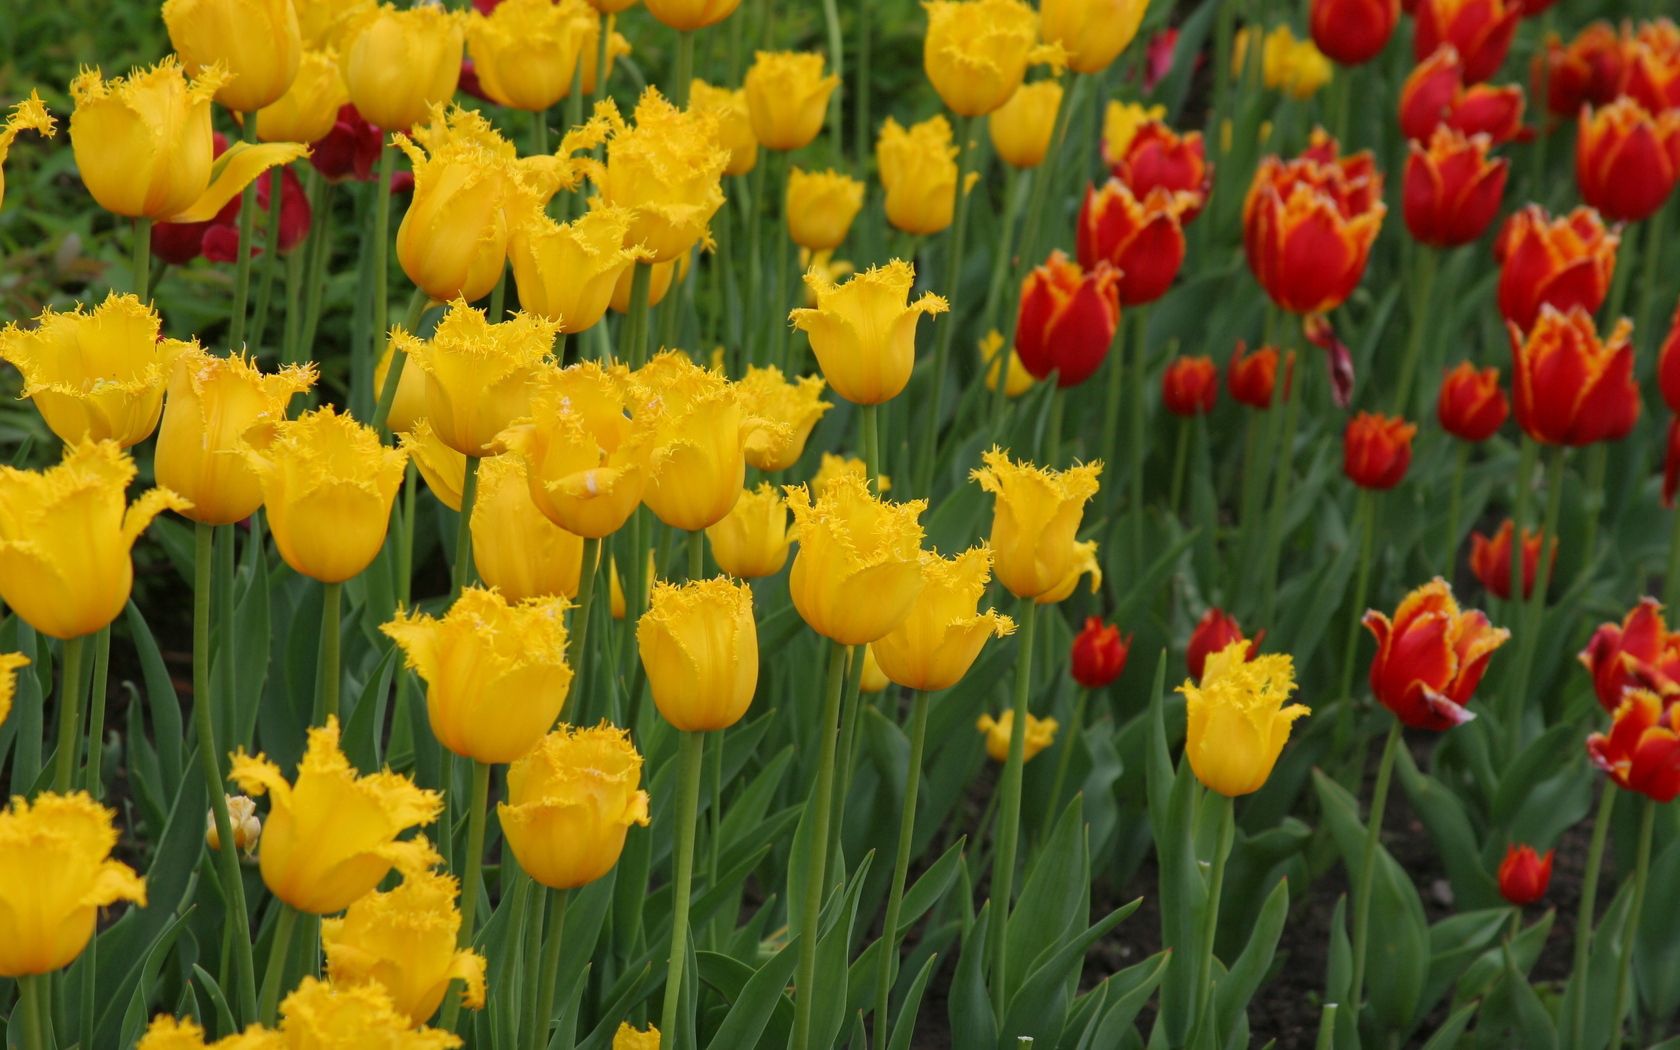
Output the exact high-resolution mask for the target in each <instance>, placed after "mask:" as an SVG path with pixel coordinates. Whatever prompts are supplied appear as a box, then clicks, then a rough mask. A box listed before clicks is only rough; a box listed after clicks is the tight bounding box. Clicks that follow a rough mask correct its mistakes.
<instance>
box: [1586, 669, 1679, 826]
mask: <svg viewBox="0 0 1680 1050" xmlns="http://www.w3.org/2000/svg"><path fill="white" fill-rule="evenodd" d="M1665 708H1666V709H1665ZM1673 713H1674V707H1673V705H1665V703H1664V701H1663V699H1662V698H1661V697H1659V696H1657V694H1655V693H1653V692H1651V691H1650V690H1648V689H1629V690H1628V691H1627V695H1626V696H1625V697H1624V698H1623V699H1622V702H1621V705H1620V706H1618V707H1617V708H1616V715H1615V718H1614V720H1612V722H1611V723H1610V732H1609V733H1608V734H1605V733H1594V734H1593V735H1591V736H1589V737H1587V757H1588V758H1590V759H1592V764H1593V765H1595V766H1597V767H1598V768H1599V769H1601V770H1603V771H1604V772H1605V773H1607V774H1608V775H1609V777H1610V779H1611V780H1613V781H1615V782H1616V784H1617V786H1619V787H1621V788H1624V789H1625V790H1628V791H1637V792H1639V793H1640V794H1641V795H1644V796H1645V797H1647V798H1650V799H1652V800H1654V801H1657V802H1672V801H1674V797H1675V796H1676V795H1680V733H1676V732H1675V731H1674V726H1673Z"/></svg>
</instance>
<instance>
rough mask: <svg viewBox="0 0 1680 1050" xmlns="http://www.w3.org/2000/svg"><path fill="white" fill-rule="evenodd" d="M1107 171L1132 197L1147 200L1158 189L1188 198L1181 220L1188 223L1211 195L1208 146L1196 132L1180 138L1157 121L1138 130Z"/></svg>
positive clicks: (1211, 179)
mask: <svg viewBox="0 0 1680 1050" xmlns="http://www.w3.org/2000/svg"><path fill="white" fill-rule="evenodd" d="M1109 169H1110V170H1111V171H1112V172H1113V173H1114V177H1115V178H1117V179H1119V180H1120V181H1121V182H1123V183H1125V184H1126V186H1127V187H1129V188H1130V189H1131V191H1132V195H1133V196H1134V197H1137V198H1139V199H1145V198H1147V197H1148V196H1149V195H1150V194H1151V193H1154V192H1155V191H1156V190H1157V189H1162V190H1166V191H1167V192H1168V193H1172V194H1180V193H1184V194H1189V195H1190V201H1189V204H1188V205H1187V206H1186V207H1185V209H1184V213H1183V215H1182V216H1181V218H1182V220H1183V221H1184V222H1189V221H1190V220H1191V219H1194V218H1195V217H1196V216H1197V215H1199V214H1201V211H1202V207H1203V205H1205V204H1206V203H1207V199H1208V194H1209V193H1211V192H1213V166H1212V165H1211V164H1209V163H1208V161H1207V145H1206V144H1205V143H1204V142H1203V141H1202V133H1201V132H1199V131H1190V132H1186V133H1185V134H1183V135H1180V134H1179V133H1178V132H1176V131H1174V130H1173V129H1172V128H1169V127H1167V126H1166V125H1165V124H1163V123H1161V122H1160V121H1158V120H1151V121H1148V122H1146V123H1145V124H1143V125H1142V126H1141V127H1139V128H1138V129H1137V133H1136V134H1135V135H1133V136H1132V141H1131V142H1129V143H1127V144H1126V150H1125V152H1124V153H1122V154H1121V155H1120V156H1119V157H1118V158H1117V159H1113V160H1112V163H1111V164H1110V165H1109Z"/></svg>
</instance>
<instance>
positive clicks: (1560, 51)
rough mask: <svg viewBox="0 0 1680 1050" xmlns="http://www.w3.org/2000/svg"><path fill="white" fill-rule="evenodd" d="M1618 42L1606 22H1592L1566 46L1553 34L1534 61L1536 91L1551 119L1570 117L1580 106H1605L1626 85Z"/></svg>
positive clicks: (1613, 99) (1619, 41)
mask: <svg viewBox="0 0 1680 1050" xmlns="http://www.w3.org/2000/svg"><path fill="white" fill-rule="evenodd" d="M1625 66H1626V60H1625V58H1624V56H1623V48H1622V38H1621V36H1620V34H1618V33H1617V32H1616V28H1615V27H1614V26H1612V25H1611V24H1610V23H1609V22H1593V23H1592V24H1590V25H1588V26H1586V27H1585V28H1583V29H1582V30H1581V32H1580V33H1578V34H1576V36H1575V39H1573V40H1571V41H1570V42H1569V44H1568V46H1567V47H1566V46H1564V45H1563V43H1562V42H1561V41H1559V40H1558V38H1557V35H1556V34H1551V35H1549V36H1547V38H1546V40H1545V51H1544V53H1543V54H1537V55H1536V56H1535V58H1534V83H1535V85H1536V90H1537V91H1538V90H1539V89H1540V85H1544V87H1545V93H1546V97H1545V101H1546V108H1547V109H1548V110H1550V111H1551V112H1552V113H1553V114H1554V115H1555V116H1559V117H1574V116H1575V115H1577V114H1578V113H1580V112H1581V107H1582V106H1589V105H1590V106H1605V105H1609V104H1610V103H1611V102H1614V101H1615V100H1616V97H1617V96H1618V95H1620V94H1621V93H1622V90H1621V87H1622V84H1623V83H1624V82H1625V81H1626V79H1627V75H1626V69H1625Z"/></svg>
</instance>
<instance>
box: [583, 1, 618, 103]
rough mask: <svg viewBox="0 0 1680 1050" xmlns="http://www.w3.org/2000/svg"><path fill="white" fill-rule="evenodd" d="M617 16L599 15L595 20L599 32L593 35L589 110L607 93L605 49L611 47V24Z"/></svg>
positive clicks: (606, 53)
mask: <svg viewBox="0 0 1680 1050" xmlns="http://www.w3.org/2000/svg"><path fill="white" fill-rule="evenodd" d="M617 19H618V16H617V15H601V16H600V18H599V19H598V20H597V25H598V26H599V27H600V32H598V33H596V34H595V90H594V91H591V92H590V93H589V109H590V111H591V112H594V109H595V103H596V102H598V101H600V100H601V98H602V97H603V96H604V95H606V93H607V58H608V51H607V49H608V48H609V47H611V46H612V35H613V23H614V22H615V21H617Z"/></svg>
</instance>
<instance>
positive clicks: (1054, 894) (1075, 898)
mask: <svg viewBox="0 0 1680 1050" xmlns="http://www.w3.org/2000/svg"><path fill="white" fill-rule="evenodd" d="M1081 803H1082V800H1081V798H1080V797H1079V796H1078V795H1075V796H1074V797H1073V800H1072V801H1070V802H1069V803H1068V805H1067V808H1066V809H1064V810H1063V811H1062V816H1061V819H1060V820H1058V821H1057V822H1056V827H1055V830H1054V831H1052V832H1051V833H1050V838H1049V840H1048V841H1047V842H1046V843H1045V844H1044V848H1043V849H1041V850H1039V851H1038V854H1037V855H1036V856H1034V857H1033V859H1032V863H1031V864H1030V865H1029V867H1028V868H1027V877H1026V880H1025V881H1024V882H1023V883H1022V884H1021V895H1020V897H1019V898H1018V899H1017V900H1016V902H1015V907H1014V909H1013V910H1012V911H1011V913H1010V915H1009V919H1008V929H1007V930H1006V934H1005V945H1006V947H1005V951H1007V952H1008V954H1009V958H1010V959H1015V960H1020V962H1019V963H1017V964H1015V965H1012V966H1011V967H1010V968H1009V973H1008V974H1007V975H1006V976H1008V977H1009V978H1010V981H1009V983H1008V984H1006V985H1005V986H1004V989H1003V991H1004V996H1005V1002H1007V1003H1008V1004H1009V1008H1008V1010H1007V1011H1006V1016H1007V1014H1008V1013H1013V1011H1014V1008H1015V1007H1014V1002H1015V994H1016V992H1017V991H1019V990H1020V989H1021V988H1022V987H1023V984H1024V982H1025V981H1026V979H1027V972H1028V969H1029V966H1032V965H1038V964H1039V961H1040V958H1041V956H1044V955H1045V954H1047V953H1051V952H1054V951H1055V950H1056V949H1057V948H1058V947H1059V946H1060V945H1061V944H1062V943H1063V942H1064V941H1065V940H1066V939H1067V936H1068V935H1069V934H1070V933H1071V932H1072V930H1073V928H1074V927H1075V925H1076V924H1077V925H1083V923H1084V921H1085V920H1084V915H1085V914H1086V912H1087V911H1088V909H1089V904H1088V903H1087V902H1088V901H1089V900H1090V892H1091V890H1090V887H1091V858H1090V856H1089V855H1088V854H1087V853H1086V851H1085V822H1084V819H1083V812H1084V811H1083V808H1082V805H1081ZM1021 963H1026V964H1028V965H1021ZM1005 1027H1006V1028H1007V1025H1006V1026H1005ZM1049 1042H1051V1043H1054V1042H1055V1040H1054V1039H1051V1040H1049Z"/></svg>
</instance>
